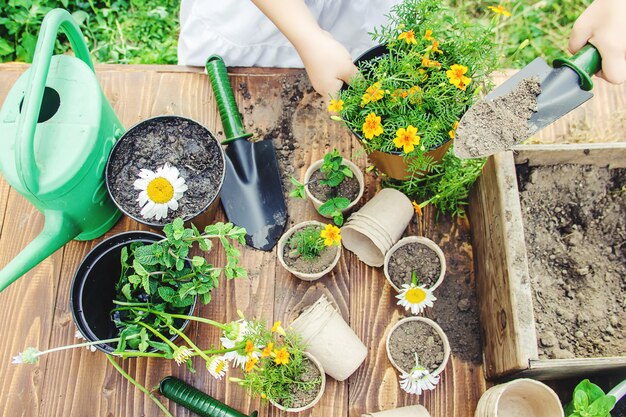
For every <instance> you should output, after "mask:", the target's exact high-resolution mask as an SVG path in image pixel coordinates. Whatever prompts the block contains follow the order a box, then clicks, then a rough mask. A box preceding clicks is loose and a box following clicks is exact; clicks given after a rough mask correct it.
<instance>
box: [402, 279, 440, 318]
mask: <svg viewBox="0 0 626 417" xmlns="http://www.w3.org/2000/svg"><path fill="white" fill-rule="evenodd" d="M396 298H397V299H398V305H401V306H402V307H404V308H405V309H406V310H409V311H411V313H412V314H420V313H421V312H423V311H424V310H425V309H426V307H432V306H433V303H434V301H436V300H437V298H436V297H435V296H434V295H433V292H432V290H430V289H426V288H424V287H420V286H418V285H415V284H403V285H402V291H400V294H398V295H396Z"/></svg>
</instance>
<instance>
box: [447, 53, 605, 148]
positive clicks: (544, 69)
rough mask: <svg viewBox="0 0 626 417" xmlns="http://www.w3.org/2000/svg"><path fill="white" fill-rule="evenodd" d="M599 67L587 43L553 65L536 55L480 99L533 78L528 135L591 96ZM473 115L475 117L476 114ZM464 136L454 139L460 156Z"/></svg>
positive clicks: (492, 97)
mask: <svg viewBox="0 0 626 417" xmlns="http://www.w3.org/2000/svg"><path fill="white" fill-rule="evenodd" d="M600 66H601V58H600V54H599V53H598V50H597V49H596V48H595V47H594V46H593V45H591V44H587V45H586V46H585V47H584V48H582V49H581V50H580V51H579V52H578V53H576V54H575V55H574V56H572V57H571V58H559V59H555V60H554V62H553V66H550V65H548V64H547V63H546V62H545V61H544V60H543V59H542V58H536V59H535V60H534V61H532V62H531V63H530V64H528V65H527V66H526V67H524V68H522V69H521V70H520V71H519V72H517V73H516V74H515V75H513V76H512V77H511V78H509V79H508V80H507V81H506V82H504V83H503V84H502V85H500V86H499V87H498V88H496V89H495V90H494V91H492V92H491V93H489V94H488V95H487V96H486V97H485V98H484V99H483V100H481V101H488V102H493V100H495V99H497V98H498V97H501V96H504V95H506V94H508V93H510V92H511V91H513V90H514V89H515V88H516V87H517V86H518V85H519V84H520V83H521V82H522V81H523V80H526V79H531V78H537V79H538V81H539V83H540V86H541V93H540V94H539V95H538V96H537V111H535V112H534V113H533V114H532V115H531V116H530V118H529V119H528V135H529V136H530V135H531V134H533V133H535V132H537V131H539V130H541V129H543V128H544V127H546V126H548V125H549V124H551V123H552V122H554V121H556V120H557V119H559V118H560V117H562V116H564V115H565V114H567V113H569V112H570V111H572V110H574V109H575V108H576V107H578V106H580V105H581V104H583V103H584V102H586V101H587V100H589V99H590V98H591V97H593V94H592V93H591V92H590V91H591V89H592V88H593V82H592V81H591V76H592V75H593V74H595V73H596V72H598V71H599V70H600ZM477 108H478V106H477V105H474V106H472V107H471V108H470V109H469V110H468V111H467V112H466V113H465V115H464V116H463V118H462V119H461V121H460V123H459V129H458V130H457V133H458V132H460V131H462V127H463V126H462V125H463V121H464V119H466V120H467V119H469V118H470V116H469V115H472V112H473V111H474V110H475V109H477ZM473 116H476V113H474V114H473ZM465 139H466V138H464V136H463V135H461V134H458V135H457V137H456V138H455V145H454V153H455V155H456V156H458V157H460V158H466V157H468V155H469V152H468V151H467V150H468V148H469V146H470V144H469V143H465V142H464V140H465ZM525 139H527V137H525V138H523V139H520V140H519V141H518V143H519V142H520V141H522V140H525ZM499 145H501V146H499ZM512 145H514V144H510V143H506V141H504V140H503V141H501V142H498V146H490V147H489V148H484V149H481V150H480V151H479V152H478V153H473V154H472V155H471V156H470V157H472V158H478V157H485V156H489V155H492V154H494V153H497V152H501V151H505V150H507V149H508V148H510V146H512Z"/></svg>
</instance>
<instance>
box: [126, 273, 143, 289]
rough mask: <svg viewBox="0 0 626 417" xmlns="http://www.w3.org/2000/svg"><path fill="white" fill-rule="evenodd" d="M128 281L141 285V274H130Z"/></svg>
mask: <svg viewBox="0 0 626 417" xmlns="http://www.w3.org/2000/svg"><path fill="white" fill-rule="evenodd" d="M128 282H130V283H131V284H133V285H135V286H137V285H139V284H140V283H141V277H140V276H139V275H135V274H133V275H130V276H129V277H128Z"/></svg>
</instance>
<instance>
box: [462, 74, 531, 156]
mask: <svg viewBox="0 0 626 417" xmlns="http://www.w3.org/2000/svg"><path fill="white" fill-rule="evenodd" d="M540 93H541V87H540V84H539V79H538V78H537V77H532V78H526V79H523V80H522V81H521V82H520V83H519V84H518V86H517V87H515V88H514V89H513V90H512V91H511V92H510V93H508V94H505V95H503V96H501V97H498V98H496V99H495V100H493V101H492V100H487V99H483V100H480V101H479V102H477V103H476V104H474V105H473V106H472V107H471V108H470V109H469V110H468V111H467V113H465V115H464V116H463V118H462V119H461V121H460V122H459V126H458V128H457V130H456V136H455V144H454V153H455V154H456V155H457V156H459V157H462V158H478V157H480V156H483V155H491V154H494V153H496V152H500V151H504V150H507V149H510V148H511V147H512V146H513V145H515V144H516V143H519V142H521V141H523V140H525V139H527V138H528V137H529V136H530V135H531V134H533V133H534V131H533V130H531V129H530V128H529V126H528V120H529V119H530V117H531V116H532V115H533V113H534V112H536V111H537V96H538V95H539V94H540Z"/></svg>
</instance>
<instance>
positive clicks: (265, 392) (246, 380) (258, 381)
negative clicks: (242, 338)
mask: <svg viewBox="0 0 626 417" xmlns="http://www.w3.org/2000/svg"><path fill="white" fill-rule="evenodd" d="M247 332H248V336H247V337H248V340H250V341H251V342H249V343H248V342H247V346H246V352H245V353H246V356H245V358H246V359H245V364H244V365H243V376H242V377H241V378H230V380H231V381H233V382H237V383H238V384H239V385H241V386H243V387H245V388H247V389H248V390H249V391H250V393H251V394H252V395H254V396H260V397H261V398H263V399H267V400H269V401H270V403H272V404H273V405H274V406H276V407H277V408H278V409H280V410H283V411H287V412H292V413H297V412H300V411H304V410H307V409H309V408H311V407H313V406H314V405H315V404H316V403H317V402H318V401H319V400H320V399H321V398H322V395H323V393H324V388H325V387H326V375H325V374H324V368H323V367H322V365H321V364H320V362H319V361H318V360H317V359H316V358H315V357H314V356H313V355H311V354H310V353H307V352H305V351H304V344H303V343H302V342H301V340H300V338H299V337H298V336H296V335H295V334H294V333H291V332H285V330H284V329H283V328H282V327H281V326H280V322H276V323H274V326H273V327H272V329H271V331H270V330H268V329H266V328H265V327H260V326H259V327H253V328H250V329H249V330H247ZM242 353H243V352H242Z"/></svg>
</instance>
